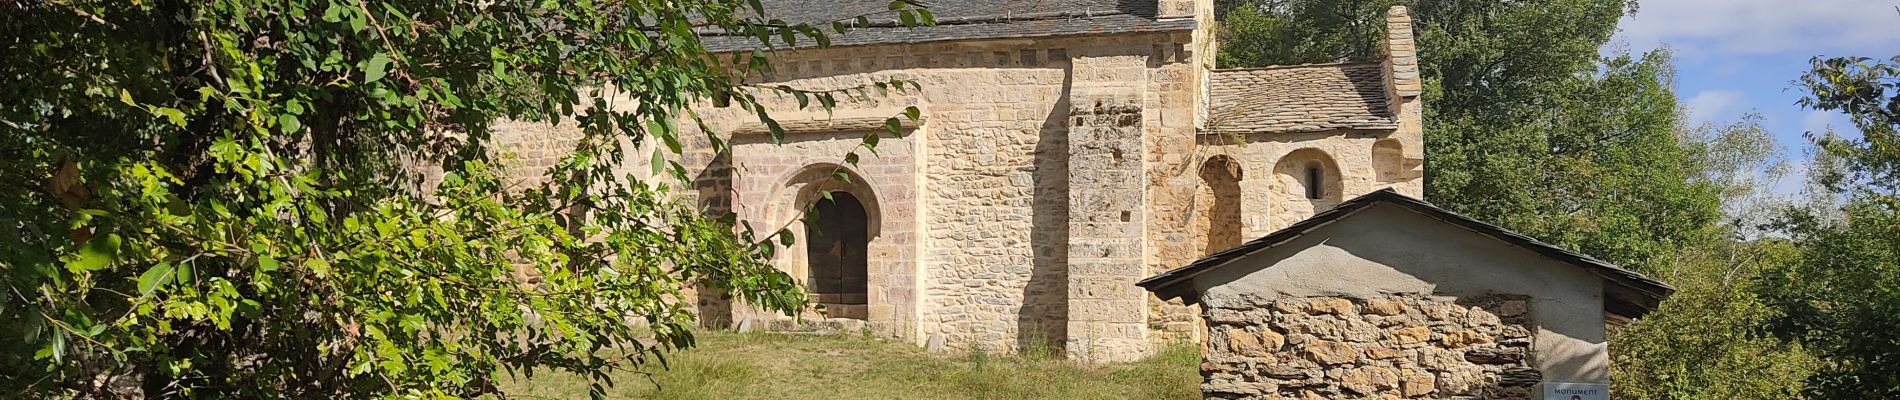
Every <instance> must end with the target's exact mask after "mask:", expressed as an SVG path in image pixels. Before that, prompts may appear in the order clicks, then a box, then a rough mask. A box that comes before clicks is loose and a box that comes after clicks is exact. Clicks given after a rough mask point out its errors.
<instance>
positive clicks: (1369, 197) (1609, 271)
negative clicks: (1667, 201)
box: [1135, 189, 1676, 318]
mask: <svg viewBox="0 0 1900 400" xmlns="http://www.w3.org/2000/svg"><path fill="white" fill-rule="evenodd" d="M1374 204H1392V205H1396V206H1400V207H1405V208H1407V209H1410V210H1412V211H1414V212H1417V213H1419V214H1421V215H1424V216H1425V217H1428V218H1432V219H1436V220H1439V221H1444V222H1446V223H1450V224H1453V225H1457V226H1460V227H1463V228H1465V229H1469V230H1471V231H1472V232H1476V233H1478V234H1480V235H1484V236H1488V237H1491V238H1493V239H1497V240H1501V241H1504V242H1506V243H1510V244H1511V245H1515V246H1517V247H1521V248H1524V249H1527V250H1530V251H1533V252H1537V253H1538V254H1542V255H1544V256H1545V257H1550V258H1552V259H1556V260H1558V261H1563V262H1565V263H1568V264H1570V265H1575V266H1577V267H1579V268H1583V269H1585V270H1588V271H1589V272H1590V273H1591V274H1595V275H1596V276H1598V277H1601V278H1603V280H1604V281H1605V282H1607V283H1608V284H1606V285H1604V289H1603V292H1604V295H1605V296H1604V299H1603V309H1604V311H1606V312H1609V313H1610V314H1613V315H1617V316H1621V317H1625V318H1636V317H1640V316H1642V315H1643V314H1646V313H1648V312H1649V311H1651V310H1654V309H1656V305H1657V304H1659V303H1661V302H1662V299H1663V298H1664V297H1668V296H1669V294H1671V293H1674V292H1675V291H1676V288H1674V287H1671V286H1669V284H1666V283H1662V281H1658V280H1655V279H1653V278H1650V277H1647V276H1643V274H1639V273H1636V272H1635V271H1630V270H1626V269H1623V268H1620V267H1617V266H1616V265H1614V264H1610V262H1608V261H1603V260H1599V259H1596V258H1595V257H1590V256H1589V255H1585V254H1582V253H1578V252H1574V251H1570V250H1566V249H1564V248H1561V247H1557V246H1556V245H1552V244H1549V243H1544V242H1542V241H1538V240H1537V239H1534V238H1531V237H1529V236H1524V235H1522V234H1519V233H1516V232H1511V231H1510V230H1507V229H1504V228H1502V227H1498V226H1497V225H1491V224H1488V223H1484V222H1482V221H1478V220H1475V219H1471V218H1470V217H1466V216H1463V215H1458V213H1454V212H1451V211H1450V210H1446V209H1443V208H1439V207H1438V206H1434V205H1432V204H1431V203H1426V202H1425V201H1424V200H1419V199H1414V198H1411V197H1407V196H1405V195H1402V194H1399V193H1398V192H1395V191H1392V189H1384V190H1380V191H1376V192H1372V193H1370V194H1366V195H1364V196H1359V197H1358V198H1354V199H1352V200H1347V201H1346V202H1343V203H1339V206H1337V207H1333V209H1331V210H1327V211H1325V212H1321V213H1319V215H1314V216H1313V217H1312V218H1307V219H1306V220H1304V221H1300V222H1297V223H1294V224H1293V225H1292V226H1288V227H1286V229H1281V230H1279V231H1277V232H1273V233H1271V234H1268V235H1267V236H1262V237H1261V238H1259V239H1254V240H1251V241H1248V242H1246V243H1241V244H1240V245H1239V246H1235V247H1233V248H1230V249H1226V250H1221V251H1219V252H1215V253H1214V254H1209V255H1207V257H1203V258H1201V259H1199V260H1195V261H1194V262H1193V263H1190V264H1188V265H1187V266H1185V267H1181V268H1176V269H1174V270H1170V271H1168V272H1163V273H1161V274H1160V275H1155V276H1152V277H1149V278H1148V279H1143V280H1141V281H1140V282H1136V283H1135V285H1137V286H1141V287H1142V288H1144V289H1148V291H1151V292H1155V294H1156V295H1158V296H1161V298H1162V299H1163V300H1166V299H1172V298H1176V297H1184V296H1192V294H1191V293H1187V292H1188V291H1190V290H1192V289H1191V288H1187V287H1185V286H1183V285H1181V284H1183V283H1187V282H1190V281H1192V280H1193V278H1194V276H1196V275H1200V274H1203V273H1206V272H1208V271H1210V270H1213V269H1216V268H1222V267H1224V266H1226V265H1231V264H1228V262H1229V261H1233V260H1237V259H1240V258H1243V257H1246V256H1248V255H1252V254H1254V253H1259V252H1261V251H1265V250H1267V249H1272V248H1274V247H1277V246H1279V245H1281V244H1285V243H1287V242H1290V241H1292V240H1293V239H1297V238H1299V237H1300V236H1305V235H1306V233H1307V232H1311V231H1313V230H1314V229H1318V228H1319V227H1321V226H1325V225H1327V224H1330V223H1333V222H1334V221H1338V220H1340V219H1343V218H1345V217H1347V216H1349V215H1352V214H1354V213H1355V212H1358V211H1359V210H1362V209H1365V208H1366V207H1370V206H1372V205H1374Z"/></svg>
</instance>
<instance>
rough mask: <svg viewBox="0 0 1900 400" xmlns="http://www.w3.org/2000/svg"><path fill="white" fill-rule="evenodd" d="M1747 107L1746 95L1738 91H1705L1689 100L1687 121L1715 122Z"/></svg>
mask: <svg viewBox="0 0 1900 400" xmlns="http://www.w3.org/2000/svg"><path fill="white" fill-rule="evenodd" d="M1747 105H1748V95H1746V94H1742V92H1741V91H1739V90H1705V91H1702V92H1701V93H1696V94H1695V97H1691V98H1689V102H1688V107H1689V120H1690V121H1693V122H1696V123H1703V122H1710V121H1716V120H1720V119H1726V118H1723V117H1725V116H1729V115H1732V114H1736V113H1739V112H1741V110H1742V109H1743V108H1744V107H1746V106H1747Z"/></svg>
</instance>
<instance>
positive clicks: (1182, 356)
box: [503, 332, 1201, 400]
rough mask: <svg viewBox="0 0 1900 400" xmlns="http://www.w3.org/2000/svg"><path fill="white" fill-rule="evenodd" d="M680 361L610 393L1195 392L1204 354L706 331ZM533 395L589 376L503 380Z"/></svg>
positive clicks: (829, 398)
mask: <svg viewBox="0 0 1900 400" xmlns="http://www.w3.org/2000/svg"><path fill="white" fill-rule="evenodd" d="M671 361H672V364H671V368H670V369H667V370H660V369H659V368H658V366H653V367H652V368H649V371H650V372H652V376H651V380H648V377H647V376H644V375H642V374H640V373H636V372H626V373H622V374H619V375H616V376H615V377H614V378H615V379H614V382H615V383H616V384H617V385H616V386H615V387H612V388H608V389H607V393H608V396H609V397H610V398H647V399H681V400H683V399H822V400H842V399H894V398H905V399H1193V398H1199V397H1200V388H1199V385H1200V382H1201V376H1200V373H1199V372H1198V370H1197V369H1196V365H1197V364H1198V363H1199V362H1200V354H1199V353H1198V352H1197V350H1196V349H1195V348H1194V347H1193V346H1191V345H1177V346H1171V347H1169V348H1167V349H1165V350H1162V351H1161V352H1160V353H1159V354H1156V355H1155V356H1154V357H1151V358H1149V359H1147V360H1142V361H1139V362H1134V363H1125V364H1110V365H1085V364H1078V363H1074V362H1069V361H1066V360H1062V359H1058V358H1055V357H1050V356H1046V355H1041V356H1038V355H1030V356H1002V355H993V354H985V353H981V352H977V353H972V354H968V355H961V356H937V355H931V354H928V353H925V352H924V351H923V350H921V349H918V348H917V347H915V346H910V345H907V344H902V343H888V342H882V341H877V340H871V339H865V338H858V337H837V336H797V335H782V334H771V333H725V332H707V333H702V334H700V335H699V346H698V347H696V348H694V349H692V350H687V351H684V352H680V353H676V354H674V355H673V356H672V357H671ZM503 389H504V390H506V391H507V392H508V393H510V394H512V395H514V396H519V397H524V398H557V399H576V398H586V397H587V382H586V381H585V380H583V379H581V378H580V377H578V376H574V375H568V374H553V373H541V374H536V375H535V376H534V377H533V378H525V379H523V378H517V379H515V380H513V381H511V382H508V383H507V384H505V385H503Z"/></svg>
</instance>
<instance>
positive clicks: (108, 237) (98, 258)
mask: <svg viewBox="0 0 1900 400" xmlns="http://www.w3.org/2000/svg"><path fill="white" fill-rule="evenodd" d="M120 242H121V239H120V238H119V234H116V233H112V234H105V235H99V236H95V237H93V238H92V240H91V241H87V242H86V244H85V245H83V246H80V247H79V257H78V258H75V259H73V261H71V262H68V263H66V270H67V271H71V272H72V273H75V274H77V273H84V272H86V271H96V270H99V269H103V268H105V267H106V265H108V264H111V263H112V261H113V260H114V259H116V258H118V256H119V244H120Z"/></svg>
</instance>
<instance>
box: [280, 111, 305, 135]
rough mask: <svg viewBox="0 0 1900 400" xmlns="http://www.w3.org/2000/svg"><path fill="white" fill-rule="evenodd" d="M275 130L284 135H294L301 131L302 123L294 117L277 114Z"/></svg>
mask: <svg viewBox="0 0 1900 400" xmlns="http://www.w3.org/2000/svg"><path fill="white" fill-rule="evenodd" d="M277 129H278V130H280V131H283V132H284V133H296V132H297V131H298V130H302V129H303V122H302V121H298V120H297V116H295V115H290V114H278V115H277Z"/></svg>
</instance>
